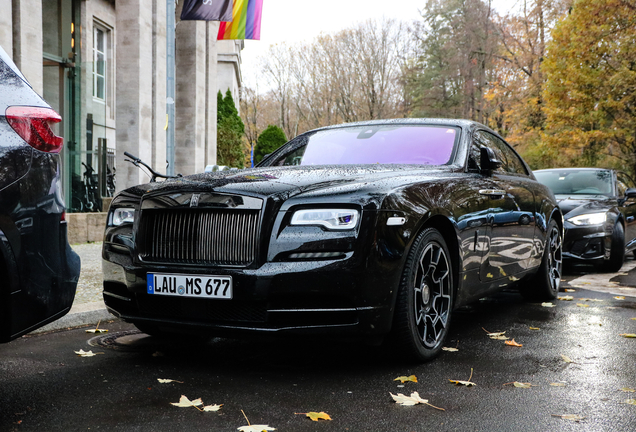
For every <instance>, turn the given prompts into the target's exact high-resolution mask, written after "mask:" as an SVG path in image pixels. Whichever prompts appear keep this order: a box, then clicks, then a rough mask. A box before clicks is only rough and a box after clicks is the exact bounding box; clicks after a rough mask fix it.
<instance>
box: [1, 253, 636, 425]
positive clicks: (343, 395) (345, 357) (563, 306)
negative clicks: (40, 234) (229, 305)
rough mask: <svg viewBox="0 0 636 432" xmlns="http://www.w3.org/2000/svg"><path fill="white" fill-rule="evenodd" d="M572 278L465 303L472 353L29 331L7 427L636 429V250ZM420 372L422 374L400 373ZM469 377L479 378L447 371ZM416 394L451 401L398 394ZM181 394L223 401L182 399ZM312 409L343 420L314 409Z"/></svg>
mask: <svg viewBox="0 0 636 432" xmlns="http://www.w3.org/2000/svg"><path fill="white" fill-rule="evenodd" d="M565 279H566V281H565V283H564V285H563V288H568V289H574V290H575V291H574V292H563V293H561V296H571V297H573V300H558V301H554V302H553V303H554V304H555V307H545V306H542V305H541V304H540V303H526V302H524V301H523V300H522V299H521V297H520V296H519V295H518V294H517V293H516V292H512V291H510V292H503V293H500V294H498V295H496V296H493V297H489V298H486V299H483V300H481V301H479V302H477V303H475V304H473V305H471V306H469V307H465V308H462V309H461V310H459V311H456V312H455V314H454V316H453V322H452V325H451V332H450V338H449V340H448V342H447V344H446V346H447V347H453V348H457V349H458V351H457V352H443V353H442V355H441V356H440V357H439V358H437V359H436V360H434V361H432V362H429V363H426V364H420V365H414V364H409V363H405V362H404V361H402V360H401V359H400V358H396V356H395V355H394V354H393V353H392V352H391V350H390V349H388V348H386V347H384V346H381V347H370V346H366V345H362V344H358V343H356V342H355V341H337V340H325V339H319V338H314V337H306V338H303V339H294V340H289V339H285V340H270V339H263V338H259V339H253V340H232V339H212V340H208V341H199V340H180V341H176V342H175V341H166V340H160V339H155V338H152V337H149V336H146V335H145V334H143V333H140V332H138V331H136V330H135V328H134V327H133V326H132V325H130V324H127V323H123V322H121V321H111V322H105V323H102V324H101V325H100V327H103V328H106V329H108V330H109V332H108V333H105V334H92V333H87V332H86V328H76V329H71V330H62V331H54V332H49V333H39V334H34V335H28V336H26V337H22V338H20V339H17V340H15V341H13V342H11V343H8V344H3V345H0V431H86V430H91V431H92V430H103V431H235V430H237V428H239V427H241V426H246V425H248V420H246V418H245V417H247V419H249V422H250V423H251V424H266V425H269V426H270V427H273V428H276V430H278V431H339V432H341V431H405V432H410V431H429V430H433V431H553V430H559V431H634V430H636V405H632V404H630V403H626V402H628V401H630V400H633V399H636V393H632V392H628V391H626V389H636V338H626V337H623V336H621V334H630V333H636V320H634V319H632V318H636V288H634V287H636V283H632V282H636V261H634V260H632V259H630V260H628V261H627V262H626V265H625V266H624V267H623V269H622V271H621V272H620V273H617V274H609V275H608V274H604V275H603V274H600V276H599V274H598V273H595V272H594V269H590V268H587V267H582V268H581V267H574V268H568V269H567V272H566V275H565ZM588 288H589V289H588ZM590 289H593V290H594V291H593V290H590ZM618 294H621V295H622V296H623V297H624V299H621V298H620V297H621V295H618ZM616 297H618V298H616ZM486 331H488V332H504V331H505V332H506V333H505V335H506V336H509V337H510V338H514V340H515V341H516V342H517V343H520V344H522V345H523V346H522V347H514V346H507V345H505V343H504V341H499V340H492V339H490V338H489V337H488V335H487V334H486ZM80 349H83V350H84V351H89V350H91V351H92V352H93V353H97V354H96V355H95V356H93V357H79V356H77V355H76V354H75V353H74V351H78V350H80ZM563 356H566V357H567V359H569V360H571V362H567V361H566V359H564V357H563ZM471 373H472V377H471ZM409 375H415V376H416V377H417V383H415V382H405V383H404V384H401V383H400V382H399V381H395V380H394V379H395V378H397V377H399V376H409ZM469 377H470V381H471V382H473V383H475V384H476V385H475V386H470V387H466V386H461V385H459V386H457V385H454V384H452V383H451V382H450V381H449V380H468V379H469ZM158 378H162V379H173V380H177V381H181V382H180V383H178V382H172V383H167V384H161V383H159V382H158V381H157V379H158ZM515 381H516V382H522V383H530V384H531V385H532V387H530V388H518V387H515V386H514V384H512V383H514V382H515ZM552 384H558V386H555V385H552ZM412 392H418V393H419V395H420V396H421V397H422V398H424V399H427V400H428V401H429V403H430V404H432V405H435V406H436V407H440V408H444V409H445V411H441V410H436V409H434V408H432V407H430V406H427V405H422V404H419V405H415V406H400V405H397V404H396V403H395V402H394V401H393V399H392V397H391V395H390V393H393V394H397V393H403V394H407V395H410V394H411V393H412ZM181 395H185V396H187V397H188V398H190V399H196V398H202V399H203V403H204V404H205V405H211V404H223V405H222V407H221V409H220V410H219V411H217V412H200V411H198V410H197V409H196V408H193V407H190V408H180V407H175V406H172V405H170V403H171V402H177V401H178V400H179V398H180V397H181ZM311 411H314V412H320V411H324V412H326V413H327V414H329V416H330V417H331V418H332V420H331V421H325V420H321V421H319V422H313V421H311V420H310V419H309V418H307V417H306V416H305V415H303V414H302V413H307V412H311ZM243 413H244V414H245V415H244V414H243ZM297 413H301V414H297ZM557 415H559V416H561V415H576V416H579V417H580V418H581V419H580V420H578V421H573V420H567V419H564V418H561V417H556V416H557Z"/></svg>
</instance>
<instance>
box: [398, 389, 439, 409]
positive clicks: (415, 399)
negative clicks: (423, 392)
mask: <svg viewBox="0 0 636 432" xmlns="http://www.w3.org/2000/svg"><path fill="white" fill-rule="evenodd" d="M389 394H390V395H391V397H392V398H393V400H394V401H395V402H396V403H398V404H400V405H404V406H413V405H417V404H424V405H428V406H430V407H433V408H435V409H438V410H440V411H446V410H445V409H444V408H439V407H436V406H435V405H431V404H430V403H428V399H422V398H421V397H420V394H419V393H418V392H413V393H411V396H405V395H403V394H402V393H398V394H397V396H396V395H394V394H393V393H391V392H389Z"/></svg>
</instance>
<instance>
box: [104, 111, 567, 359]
mask: <svg viewBox="0 0 636 432" xmlns="http://www.w3.org/2000/svg"><path fill="white" fill-rule="evenodd" d="M108 221H109V222H108V226H107V228H106V231H105V240H104V246H103V256H104V263H103V269H104V300H105V302H106V305H107V307H108V309H109V310H110V311H111V312H112V313H113V314H115V315H117V316H119V317H121V318H123V319H125V320H127V321H130V322H133V323H134V324H135V325H137V327H139V328H140V329H141V330H143V331H145V332H148V333H150V334H154V335H163V336H168V335H170V334H172V333H176V334H179V333H184V332H185V333H196V332H200V333H205V334H218V335H226V334H228V335H244V334H248V333H276V334H284V333H288V334H308V333H311V334H332V335H355V336H357V337H359V338H372V339H378V338H384V337H385V336H387V335H390V337H388V338H387V340H390V341H391V342H392V343H394V344H395V345H396V347H397V349H398V351H399V352H402V353H404V355H406V356H410V357H413V358H416V359H418V360H426V359H429V358H432V357H434V356H435V355H437V354H438V353H439V351H440V350H441V347H442V345H443V341H444V339H445V337H446V335H447V333H448V328H449V325H450V319H451V315H452V311H453V310H454V309H455V308H457V307H459V306H461V305H464V304H467V303H468V302H471V301H473V300H476V299H478V298H481V297H483V296H484V295H487V294H488V293H492V292H494V291H497V290H499V289H501V287H503V286H509V285H513V284H515V282H517V281H521V282H524V283H522V284H520V285H518V286H519V287H520V289H521V291H522V293H523V294H524V295H525V296H526V297H528V298H533V299H549V298H554V297H555V296H556V294H557V292H558V286H559V282H560V270H561V235H562V223H563V222H562V218H561V214H560V211H559V208H558V207H557V205H556V200H555V199H554V196H553V195H552V193H551V192H550V191H549V189H548V188H546V187H545V186H543V185H541V184H540V183H538V182H537V181H536V180H535V178H534V176H533V174H532V172H531V171H530V170H529V169H528V167H527V166H526V164H525V163H524V162H523V160H522V159H521V158H520V157H519V156H518V155H517V154H516V153H515V152H514V150H513V149H512V148H511V147H510V146H508V144H507V143H505V141H503V139H501V138H500V137H499V136H498V135H496V134H495V133H494V132H493V131H491V130H489V129H488V128H486V127H485V126H483V125H480V124H478V123H475V122H470V121H463V120H446V119H444V120H442V119H437V120H436V119H401V120H384V121H371V122H363V123H353V124H344V125H340V126H332V127H326V128H321V129H317V130H313V131H310V132H307V133H304V134H301V135H299V136H298V137H296V138H294V139H293V140H291V141H290V142H288V143H287V144H285V145H284V146H282V147H281V148H280V149H278V150H277V151H276V152H274V153H273V154H271V155H270V156H268V157H267V158H265V159H264V160H263V161H262V162H261V164H260V165H259V166H258V167H257V168H254V169H248V170H244V171H234V172H227V171H225V172H210V173H205V174H199V175H193V176H187V177H183V178H179V179H172V180H167V181H165V182H163V183H149V184H145V185H140V186H137V187H132V188H129V189H127V190H124V191H122V192H121V193H120V194H119V195H117V196H116V197H115V198H114V200H113V202H112V205H111V207H110V211H109V216H108ZM537 221H541V222H542V223H538V222H537ZM533 245H536V247H533ZM157 274H158V275H180V276H184V277H185V278H190V279H192V278H193V277H202V278H203V277H206V278H212V279H213V278H215V277H217V278H219V277H227V278H228V280H231V284H230V285H229V286H228V292H231V294H232V297H231V299H227V298H212V297H213V296H212V295H207V294H205V295H204V294H203V291H201V295H200V296H199V297H191V296H190V297H186V296H185V293H186V292H187V293H191V292H192V291H191V290H190V289H187V288H186V287H185V286H184V287H183V289H182V290H181V291H179V289H180V287H179V286H175V287H174V288H172V291H171V288H170V287H171V286H172V285H174V284H172V285H169V284H168V282H165V284H166V288H167V290H168V293H169V294H171V295H163V294H165V292H164V288H163V285H162V287H161V294H162V295H157V294H156V293H155V289H156V288H155V287H154V285H153V283H154V275H157ZM161 278H162V279H161V280H162V281H164V280H165V278H164V276H161ZM190 279H183V280H190ZM157 280H159V279H157ZM163 283H164V282H162V284H163ZM176 285H179V284H178V283H177V284H176ZM181 292H183V293H184V294H181Z"/></svg>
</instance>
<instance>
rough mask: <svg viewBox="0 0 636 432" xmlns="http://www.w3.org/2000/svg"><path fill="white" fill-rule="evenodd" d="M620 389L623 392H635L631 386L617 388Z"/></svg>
mask: <svg viewBox="0 0 636 432" xmlns="http://www.w3.org/2000/svg"><path fill="white" fill-rule="evenodd" d="M619 390H620V391H623V392H625V393H634V392H636V389H633V388H631V387H623V388H622V389H619Z"/></svg>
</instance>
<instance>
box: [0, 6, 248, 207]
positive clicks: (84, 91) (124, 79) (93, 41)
mask: <svg viewBox="0 0 636 432" xmlns="http://www.w3.org/2000/svg"><path fill="white" fill-rule="evenodd" d="M166 4H167V1H166V0H0V45H1V46H2V47H3V48H4V50H5V51H6V52H7V53H8V54H9V55H12V57H13V61H14V62H15V63H16V65H17V66H18V67H19V68H20V69H21V71H22V72H23V74H24V75H25V77H26V78H27V79H28V80H29V82H30V83H31V85H32V86H33V88H34V89H35V90H36V91H37V92H38V93H40V94H41V95H42V96H43V97H44V99H46V100H47V102H49V104H51V106H52V107H53V108H54V109H55V110H56V111H58V112H59V113H60V114H61V115H62V118H63V121H62V123H60V124H59V125H58V126H57V127H58V130H57V131H56V132H57V133H58V134H59V135H62V136H63V137H64V139H65V146H64V150H63V154H62V157H63V161H64V189H65V194H66V201H67V207H68V208H69V211H70V212H73V211H80V210H81V211H86V210H87V209H86V206H85V205H82V202H81V201H82V200H86V196H85V195H86V193H85V191H84V192H83V191H82V188H84V189H85V183H86V182H85V181H84V174H85V173H87V172H88V169H87V168H86V167H90V168H91V169H93V170H94V171H95V172H96V173H97V174H98V175H97V176H95V177H96V178H98V179H99V187H100V193H101V194H102V195H104V196H106V195H107V194H108V188H107V183H108V182H107V174H108V173H110V172H112V171H113V169H114V168H116V176H115V179H116V185H117V190H121V189H123V188H126V187H128V186H132V185H135V184H139V183H143V182H146V181H147V180H148V177H147V176H146V175H145V174H144V173H143V172H142V171H141V170H139V169H138V168H136V167H134V166H133V165H132V164H129V163H126V162H125V161H124V158H125V157H124V152H125V151H127V152H129V153H132V154H135V155H137V156H139V157H140V158H141V159H143V160H144V161H146V162H149V163H150V164H151V165H152V166H153V168H155V169H156V170H158V171H160V172H165V171H166V160H167V157H166V125H167V117H166V103H167V102H169V101H167V98H166V70H167V68H166V49H167V48H166ZM179 15H180V6H178V7H177V11H176V17H177V26H176V80H175V81H176V97H175V100H174V103H175V108H176V115H175V119H174V121H175V172H178V173H182V174H184V175H187V174H193V173H197V172H203V170H204V168H205V166H206V165H208V164H214V163H215V162H216V94H217V92H218V91H221V92H222V93H225V92H226V91H227V89H228V88H229V89H230V90H231V91H232V93H233V95H234V98H235V100H236V101H237V102H238V100H239V94H240V87H241V70H240V52H241V49H242V48H243V43H242V41H217V40H216V35H217V32H218V23H217V22H203V21H183V22H179V20H178V16H179ZM84 204H85V203H84Z"/></svg>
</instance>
